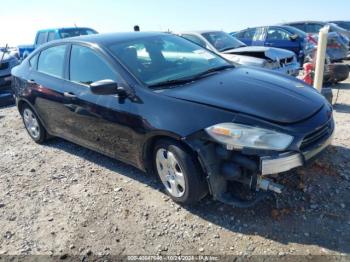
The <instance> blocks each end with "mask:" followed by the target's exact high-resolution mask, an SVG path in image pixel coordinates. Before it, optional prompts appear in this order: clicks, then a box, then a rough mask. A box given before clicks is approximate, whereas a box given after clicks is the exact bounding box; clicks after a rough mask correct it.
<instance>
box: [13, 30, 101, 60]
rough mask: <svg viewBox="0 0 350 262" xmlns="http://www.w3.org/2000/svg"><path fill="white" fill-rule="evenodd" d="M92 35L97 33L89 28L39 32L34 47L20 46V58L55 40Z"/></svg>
mask: <svg viewBox="0 0 350 262" xmlns="http://www.w3.org/2000/svg"><path fill="white" fill-rule="evenodd" d="M91 34H97V31H95V30H94V29H91V28H88V27H66V28H52V29H45V30H39V31H38V32H37V33H36V36H35V41H34V45H20V46H18V50H19V56H20V58H21V59H25V58H26V57H27V56H28V55H29V54H30V53H31V52H33V51H34V50H35V48H37V47H39V46H40V45H42V44H45V43H47V42H50V41H53V40H57V39H63V38H68V37H75V36H80V35H91Z"/></svg>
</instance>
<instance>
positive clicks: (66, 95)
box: [63, 92, 77, 98]
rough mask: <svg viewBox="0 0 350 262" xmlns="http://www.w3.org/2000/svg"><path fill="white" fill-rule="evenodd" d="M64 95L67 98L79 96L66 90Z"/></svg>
mask: <svg viewBox="0 0 350 262" xmlns="http://www.w3.org/2000/svg"><path fill="white" fill-rule="evenodd" d="M63 95H64V96H65V97H67V98H77V96H76V95H75V94H73V93H71V92H64V93H63Z"/></svg>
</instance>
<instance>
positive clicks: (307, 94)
mask: <svg viewBox="0 0 350 262" xmlns="http://www.w3.org/2000/svg"><path fill="white" fill-rule="evenodd" d="M12 74H13V78H14V80H13V81H14V92H15V96H16V102H17V106H18V109H19V112H20V114H21V116H22V118H23V122H24V125H25V127H26V129H27V131H28V133H29V135H30V136H31V138H32V139H33V140H34V141H35V142H37V143H43V142H44V141H45V140H46V139H48V138H49V137H52V136H57V137H61V138H64V139H66V140H69V141H71V142H74V143H77V144H79V145H82V146H84V147H87V148H90V149H92V150H95V151H98V152H100V153H102V154H105V155H108V156H110V157H112V158H116V159H119V160H121V161H124V162H126V163H129V164H131V165H134V166H136V167H138V168H140V169H142V170H144V171H147V172H151V173H152V172H154V173H156V174H158V175H159V177H160V179H161V181H162V182H163V184H164V187H165V190H166V191H167V193H168V194H169V195H170V196H171V197H172V198H173V199H174V201H176V202H179V203H185V204H188V203H193V202H196V201H199V200H200V199H202V198H203V197H204V196H205V195H207V194H208V192H210V194H212V195H213V197H214V198H215V199H217V200H220V201H223V202H225V203H228V204H232V205H234V206H240V207H246V206H250V205H252V204H254V203H256V202H257V201H258V200H260V199H262V198H263V197H264V196H265V194H264V193H263V192H265V191H267V192H271V191H274V192H277V193H280V192H281V191H282V186H281V185H279V184H277V183H275V182H276V181H274V180H273V178H271V175H272V174H276V173H280V172H284V171H288V170H290V169H293V168H295V167H299V166H302V165H304V164H305V162H306V161H308V160H309V159H311V158H313V157H315V156H316V155H317V154H318V153H320V152H321V151H322V150H323V149H325V148H326V147H327V146H328V145H329V144H330V142H331V138H332V134H333V131H334V121H333V117H332V108H331V105H330V104H329V103H328V102H327V101H326V100H325V99H324V98H323V97H322V96H321V95H320V94H319V93H318V92H317V91H316V90H314V89H313V88H312V87H310V86H307V85H305V84H304V83H303V82H301V81H299V80H296V79H295V78H292V77H288V76H284V75H281V74H279V73H274V72H271V71H267V70H263V69H254V68H248V67H241V66H235V65H232V64H231V63H229V62H228V61H226V60H225V59H223V58H221V57H219V56H218V55H216V54H215V53H212V52H211V51H208V50H206V49H203V48H201V47H200V46H198V45H196V44H194V43H192V42H189V41H187V40H185V39H183V38H181V37H178V36H174V35H169V34H162V33H141V32H137V33H121V34H109V35H92V36H83V37H78V38H73V39H66V40H60V41H56V42H52V43H50V44H47V45H45V46H43V47H41V48H39V49H38V50H36V51H35V52H34V53H32V54H31V55H30V56H29V57H28V58H27V59H26V60H25V61H24V62H23V63H22V64H21V65H19V66H17V67H16V68H14V69H13V70H12ZM274 177H275V176H274ZM232 182H234V183H235V184H237V182H238V183H239V184H241V185H242V186H245V187H247V188H250V189H251V190H252V191H254V192H256V191H259V192H260V193H257V194H254V195H255V198H254V199H250V200H249V201H248V200H245V201H244V200H242V199H240V198H238V197H237V196H235V195H234V194H232V192H231V191H230V190H229V189H230V188H231V187H230V185H231V184H232Z"/></svg>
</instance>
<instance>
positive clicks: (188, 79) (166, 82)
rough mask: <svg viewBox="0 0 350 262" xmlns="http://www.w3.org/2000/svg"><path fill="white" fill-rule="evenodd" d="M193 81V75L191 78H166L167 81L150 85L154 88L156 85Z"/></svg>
mask: <svg viewBox="0 0 350 262" xmlns="http://www.w3.org/2000/svg"><path fill="white" fill-rule="evenodd" d="M191 81H193V79H192V77H191V78H180V79H170V80H166V81H163V82H160V83H156V84H153V85H150V86H148V87H150V88H154V87H163V86H172V85H181V84H186V83H188V82H191Z"/></svg>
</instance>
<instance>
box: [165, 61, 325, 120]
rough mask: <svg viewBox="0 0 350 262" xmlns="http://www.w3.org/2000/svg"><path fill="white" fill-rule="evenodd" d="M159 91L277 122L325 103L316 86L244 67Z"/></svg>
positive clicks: (302, 117)
mask: <svg viewBox="0 0 350 262" xmlns="http://www.w3.org/2000/svg"><path fill="white" fill-rule="evenodd" d="M162 93H163V94H164V95H167V96H170V97H173V98H176V99H181V100H186V101H191V102H195V103H200V104H205V105H209V106H213V107H217V108H221V109H224V110H230V111H232V112H238V113H243V114H247V115H251V116H255V117H258V118H261V119H264V120H267V121H270V122H275V123H280V124H292V123H296V122H299V121H302V120H305V119H307V118H309V117H311V116H312V115H314V114H315V113H316V112H317V111H319V110H320V109H321V108H322V106H323V105H324V103H325V99H324V98H323V97H322V96H321V95H320V94H319V93H318V92H317V91H316V90H314V89H313V88H311V87H309V86H306V85H305V84H303V83H302V82H301V81H298V80H294V79H293V78H291V77H285V76H283V75H281V74H278V73H273V72H270V71H267V70H261V69H254V68H247V67H236V68H234V69H229V70H227V71H222V72H219V73H217V74H215V75H212V76H209V77H206V78H203V79H201V80H198V81H195V82H192V83H189V84H186V85H183V86H178V87H175V88H172V89H164V90H163V92H162ZM199 117H201V116H199Z"/></svg>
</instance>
